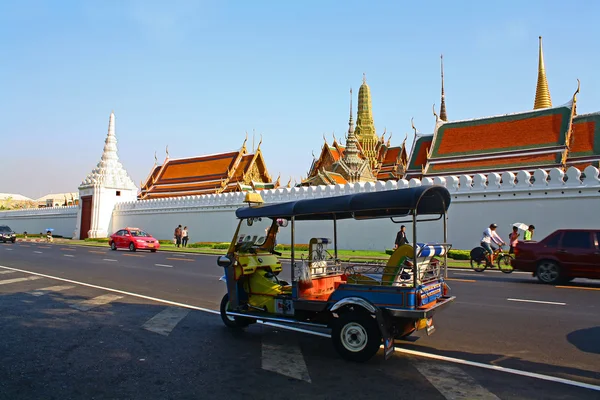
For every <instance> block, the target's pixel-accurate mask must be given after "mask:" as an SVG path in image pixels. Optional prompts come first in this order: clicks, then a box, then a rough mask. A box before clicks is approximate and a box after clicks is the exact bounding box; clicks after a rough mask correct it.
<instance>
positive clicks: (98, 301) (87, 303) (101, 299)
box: [71, 294, 123, 311]
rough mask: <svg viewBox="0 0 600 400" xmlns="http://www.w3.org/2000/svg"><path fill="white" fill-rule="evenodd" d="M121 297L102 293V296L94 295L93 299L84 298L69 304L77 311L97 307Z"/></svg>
mask: <svg viewBox="0 0 600 400" xmlns="http://www.w3.org/2000/svg"><path fill="white" fill-rule="evenodd" d="M122 298H123V296H115V295H114V294H103V295H102V296H98V297H94V298H93V299H89V300H84V301H82V302H80V303H77V304H71V307H73V308H74V309H76V310H79V311H88V310H91V309H92V308H95V307H99V306H102V305H104V304H108V303H110V302H112V301H115V300H119V299H122Z"/></svg>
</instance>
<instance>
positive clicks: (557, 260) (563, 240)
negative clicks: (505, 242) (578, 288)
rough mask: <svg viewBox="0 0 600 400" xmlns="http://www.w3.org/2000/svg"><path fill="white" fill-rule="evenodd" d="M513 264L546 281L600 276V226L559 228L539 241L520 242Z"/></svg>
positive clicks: (554, 281) (567, 280) (552, 281)
mask: <svg viewBox="0 0 600 400" xmlns="http://www.w3.org/2000/svg"><path fill="white" fill-rule="evenodd" d="M511 264H512V266H513V268H514V269H518V270H521V271H528V272H532V273H533V276H537V278H538V279H539V280H540V281H541V282H543V283H549V284H557V283H564V282H569V281H572V280H573V279H575V278H589V279H600V230H595V229H560V230H557V231H555V232H553V233H551V234H550V235H548V236H547V237H545V238H544V239H543V240H541V241H539V242H519V243H518V244H517V246H516V247H515V258H514V259H513V260H512V262H511Z"/></svg>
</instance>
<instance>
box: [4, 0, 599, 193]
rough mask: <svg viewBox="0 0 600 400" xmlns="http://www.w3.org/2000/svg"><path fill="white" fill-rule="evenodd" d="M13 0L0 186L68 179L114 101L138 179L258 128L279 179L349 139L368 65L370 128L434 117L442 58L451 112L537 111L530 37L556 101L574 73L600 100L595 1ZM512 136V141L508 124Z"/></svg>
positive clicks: (51, 186)
mask: <svg viewBox="0 0 600 400" xmlns="http://www.w3.org/2000/svg"><path fill="white" fill-rule="evenodd" d="M454 3H455V4H451V3H449V2H445V1H440V2H437V1H428V2H400V1H397V2H396V1H389V2H378V1H372V2H366V1H344V2H341V1H339V2H334V1H297V2H291V1H275V0H273V1H260V0H254V1H237V2H228V1H206V2H203V1H170V2H165V1H146V0H139V1H138V0H135V1H126V0H104V1H67V0H65V1H60V2H51V1H28V0H23V1H18V2H17V1H5V2H2V3H0V35H1V36H2V38H3V39H2V40H1V41H0V54H1V61H0V92H1V93H2V95H1V96H0V119H1V121H2V130H1V131H0V132H1V133H0V149H2V165H4V166H6V165H10V166H13V167H11V170H10V172H9V173H7V171H6V170H3V171H2V173H1V174H0V192H13V193H21V194H24V195H27V196H30V197H39V196H41V195H43V194H46V193H48V192H66V191H76V190H77V186H78V185H79V183H80V182H81V180H82V179H83V178H84V177H85V176H86V174H88V173H89V172H90V171H91V170H92V168H94V167H95V165H96V163H97V162H98V160H99V158H100V155H101V153H102V147H103V141H104V138H105V135H106V130H107V126H108V116H109V114H110V112H111V110H113V109H114V111H115V114H116V117H117V121H116V129H117V138H118V141H119V142H118V146H119V155H120V158H121V161H122V163H123V164H124V166H125V168H126V169H127V170H128V172H129V174H130V175H131V177H132V178H133V180H134V181H135V182H136V184H138V185H139V182H140V180H142V179H144V178H145V177H146V176H147V174H148V172H149V171H150V168H151V167H152V165H153V162H154V152H155V151H157V152H158V158H159V160H160V161H162V160H163V159H164V157H165V147H166V145H168V146H169V153H170V156H171V157H172V158H178V157H187V156H196V155H201V154H208V153H215V152H222V151H230V150H232V149H236V148H238V147H240V146H241V144H242V142H243V140H244V136H245V132H246V131H248V132H250V135H252V131H253V130H255V132H256V137H257V139H256V142H258V137H259V135H260V134H262V135H263V144H262V147H261V148H262V150H263V152H264V154H265V157H266V161H267V166H268V168H269V171H270V173H271V175H273V178H276V177H277V175H278V174H279V173H281V175H282V181H283V183H285V182H287V180H288V178H289V177H290V176H292V177H293V178H294V179H296V180H299V178H300V176H306V172H307V170H308V168H309V167H310V164H311V160H312V155H311V153H312V152H313V151H314V152H315V154H318V152H319V150H320V147H321V145H322V143H323V138H322V137H323V134H325V135H326V137H327V139H328V140H329V141H331V138H332V132H335V134H336V136H337V137H341V136H343V134H344V132H345V131H346V130H347V121H348V101H349V95H348V91H349V89H350V87H353V88H354V89H355V90H354V93H355V94H354V97H355V103H354V105H355V109H356V94H357V92H358V90H357V89H358V87H359V86H360V84H361V79H362V74H363V72H364V73H366V75H367V81H368V83H369V85H370V87H371V93H372V96H373V114H374V118H375V125H376V128H377V132H378V134H381V133H383V130H384V128H386V129H387V132H388V133H389V132H392V133H393V137H392V143H393V144H396V145H397V144H400V143H401V142H402V140H403V138H404V137H405V135H406V134H409V140H408V143H410V142H411V140H412V131H411V126H410V119H411V117H414V120H415V125H416V126H417V128H418V129H419V130H420V131H421V132H423V133H430V132H431V131H432V130H433V125H434V117H433V115H432V112H431V107H432V105H433V104H434V103H435V104H436V105H438V106H439V101H440V100H439V99H440V94H439V91H440V71H439V57H440V54H441V53H443V54H444V64H445V77H446V82H445V83H446V104H447V110H448V116H449V118H450V119H465V118H476V117H482V116H486V115H496V114H504V113H511V112H518V111H525V110H528V109H531V108H532V107H533V100H534V95H535V86H536V75H537V47H538V39H537V38H538V36H539V35H542V36H543V37H544V53H545V62H546V69H547V72H548V83H549V86H550V92H551V95H552V100H553V103H554V104H555V105H559V104H562V103H566V102H567V101H569V100H570V98H571V96H572V94H573V92H574V91H575V88H576V79H577V78H579V79H580V80H581V94H580V95H579V96H578V100H579V101H578V112H579V113H580V114H581V113H587V112H593V111H600V90H599V89H600V83H599V81H598V74H597V70H598V66H599V65H600V60H599V58H600V53H599V52H598V51H597V40H598V37H599V33H600V32H599V28H598V24H597V17H596V16H597V15H598V12H600V3H597V2H594V1H572V2H564V1H561V2H559V1H527V2H523V1H503V2H480V1H457V2H454ZM507 140H510V137H507Z"/></svg>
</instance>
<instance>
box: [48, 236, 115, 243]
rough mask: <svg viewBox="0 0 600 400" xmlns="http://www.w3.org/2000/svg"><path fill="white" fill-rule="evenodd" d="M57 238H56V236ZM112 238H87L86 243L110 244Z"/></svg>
mask: <svg viewBox="0 0 600 400" xmlns="http://www.w3.org/2000/svg"><path fill="white" fill-rule="evenodd" d="M55 237H56V236H55ZM109 240H110V238H86V239H85V241H86V242H98V243H108V241H109Z"/></svg>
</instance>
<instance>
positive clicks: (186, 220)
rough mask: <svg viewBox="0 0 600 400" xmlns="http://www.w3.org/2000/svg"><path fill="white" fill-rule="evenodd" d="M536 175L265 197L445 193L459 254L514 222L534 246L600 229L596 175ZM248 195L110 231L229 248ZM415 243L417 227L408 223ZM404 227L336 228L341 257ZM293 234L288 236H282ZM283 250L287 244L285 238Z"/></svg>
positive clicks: (432, 225)
mask: <svg viewBox="0 0 600 400" xmlns="http://www.w3.org/2000/svg"><path fill="white" fill-rule="evenodd" d="M584 172H585V177H582V174H581V171H579V170H577V169H576V168H571V169H569V170H568V171H567V173H566V174H565V173H563V172H562V171H561V170H559V169H553V170H550V171H543V170H537V171H536V172H535V173H534V174H533V175H532V174H529V173H527V172H525V171H521V172H519V173H518V174H512V173H509V172H505V173H504V174H502V175H500V174H495V173H494V174H487V175H483V174H479V175H475V176H468V175H464V176H450V177H440V178H434V179H431V178H426V179H424V180H423V181H422V182H421V181H419V180H417V179H413V180H411V181H410V182H408V181H406V180H401V181H398V182H377V183H374V184H371V183H357V184H348V185H332V186H318V187H302V188H283V189H275V190H268V191H264V192H262V196H263V198H264V200H265V202H266V203H276V202H283V201H293V200H297V199H303V198H306V199H309V198H319V197H329V196H336V195H343V194H350V193H357V192H372V191H380V190H391V189H397V188H398V189H399V188H406V187H414V186H419V185H433V184H436V185H443V186H446V187H447V188H448V189H449V191H450V193H451V195H452V204H451V205H450V210H449V221H448V241H449V242H450V243H452V244H453V247H454V248H456V249H470V248H472V247H474V246H477V245H478V244H479V240H480V238H481V235H482V232H483V231H484V229H485V228H486V227H487V226H488V225H489V224H490V223H492V222H495V223H497V224H498V226H499V228H498V232H499V234H500V235H501V236H502V238H504V239H505V240H507V236H508V234H509V232H510V230H511V225H512V224H513V223H515V222H522V223H525V224H533V225H535V226H536V232H535V238H537V239H541V238H543V237H544V236H546V235H547V234H549V233H550V232H553V231H554V230H556V229H559V228H598V227H600V213H599V212H598V211H599V208H600V180H599V179H598V170H597V169H596V168H594V167H588V168H587V169H586V170H585V171H584ZM243 197H244V195H243V193H227V194H223V195H209V196H190V197H184V198H169V199H157V200H146V201H136V202H131V203H121V204H118V205H117V206H116V207H115V211H114V213H113V227H114V228H115V229H116V227H119V226H137V227H140V228H144V229H146V230H148V231H150V232H152V233H153V234H154V235H155V236H157V237H159V238H161V239H171V238H172V237H173V230H174V229H175V227H176V226H177V225H178V224H181V225H187V226H188V227H189V230H190V241H191V242H202V241H223V242H227V241H230V240H231V236H232V235H233V232H234V229H235V226H236V220H235V217H234V212H235V209H236V208H237V207H240V206H242V205H243V203H242V201H243ZM406 225H407V232H408V234H409V237H411V238H412V226H411V224H410V223H407V224H406ZM399 227H400V226H399V224H394V223H392V222H391V221H390V220H389V219H382V220H372V221H353V220H346V221H339V224H338V243H339V247H340V248H344V249H379V250H381V249H384V248H391V247H392V246H393V244H394V239H395V236H396V232H397V230H398V229H399ZM417 228H418V229H419V232H418V239H419V241H442V240H443V237H442V229H441V228H442V223H441V221H438V222H426V223H423V224H419V225H418V227H417ZM285 229H286V230H288V231H289V228H285ZM311 237H333V228H332V224H331V223H330V222H325V221H323V222H300V223H298V226H297V237H296V243H308V241H309V239H310V238H311ZM279 242H280V243H289V242H290V240H289V237H286V236H280V238H279Z"/></svg>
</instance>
